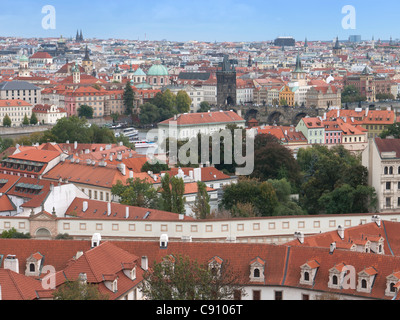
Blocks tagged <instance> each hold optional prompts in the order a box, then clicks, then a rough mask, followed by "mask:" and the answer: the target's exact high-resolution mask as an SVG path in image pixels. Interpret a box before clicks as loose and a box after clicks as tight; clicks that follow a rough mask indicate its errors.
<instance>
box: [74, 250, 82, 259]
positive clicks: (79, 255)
mask: <svg viewBox="0 0 400 320" xmlns="http://www.w3.org/2000/svg"><path fill="white" fill-rule="evenodd" d="M82 256H83V251H77V252H76V255H75V260H78V259H79V258H80V257H82Z"/></svg>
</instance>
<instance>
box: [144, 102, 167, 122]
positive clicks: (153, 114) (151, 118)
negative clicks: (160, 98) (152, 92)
mask: <svg viewBox="0 0 400 320" xmlns="http://www.w3.org/2000/svg"><path fill="white" fill-rule="evenodd" d="M160 119H161V114H160V110H159V108H158V107H157V106H156V105H154V104H152V103H149V102H146V103H144V104H142V105H141V106H140V114H139V120H140V122H141V123H142V124H155V123H157V122H160ZM164 120H165V119H164Z"/></svg>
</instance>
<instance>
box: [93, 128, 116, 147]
mask: <svg viewBox="0 0 400 320" xmlns="http://www.w3.org/2000/svg"><path fill="white" fill-rule="evenodd" d="M88 133H89V135H90V141H91V143H116V142H117V139H116V138H115V135H114V132H113V131H112V130H110V129H109V128H106V127H99V126H98V125H97V124H92V125H91V126H90V128H89V130H88Z"/></svg>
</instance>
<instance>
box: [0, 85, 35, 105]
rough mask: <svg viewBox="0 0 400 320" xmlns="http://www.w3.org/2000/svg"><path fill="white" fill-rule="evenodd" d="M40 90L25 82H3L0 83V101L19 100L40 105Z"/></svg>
mask: <svg viewBox="0 0 400 320" xmlns="http://www.w3.org/2000/svg"><path fill="white" fill-rule="evenodd" d="M41 90H42V89H41V88H39V87H37V86H35V85H33V84H32V83H29V82H27V81H5V82H1V83H0V99H2V100H5V99H7V100H16V99H20V100H24V101H26V102H29V103H30V104H32V105H35V104H37V103H41Z"/></svg>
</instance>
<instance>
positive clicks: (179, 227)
mask: <svg viewBox="0 0 400 320" xmlns="http://www.w3.org/2000/svg"><path fill="white" fill-rule="evenodd" d="M175 230H176V232H182V230H183V228H182V225H181V224H178V225H176V227H175Z"/></svg>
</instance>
